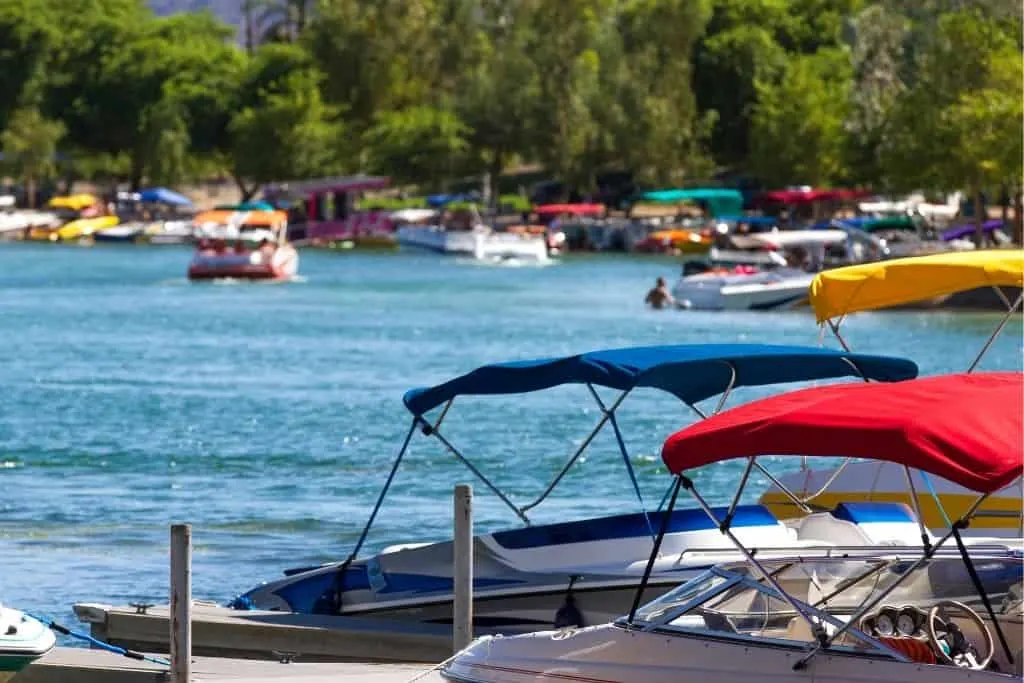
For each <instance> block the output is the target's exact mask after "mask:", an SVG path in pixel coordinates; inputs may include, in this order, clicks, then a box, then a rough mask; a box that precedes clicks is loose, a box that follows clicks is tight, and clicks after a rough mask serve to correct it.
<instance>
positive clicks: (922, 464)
mask: <svg viewBox="0 0 1024 683" xmlns="http://www.w3.org/2000/svg"><path fill="white" fill-rule="evenodd" d="M1022 377H1024V375H1022V374H1021V373H1014V372H988V373H976V374H972V375H967V374H957V375H942V376H939V377H925V378H922V379H912V380H908V381H906V382H896V383H885V384H881V383H872V384H865V383H856V384H838V385H832V386H825V387H815V388H811V389H803V390H800V391H794V392H790V393H787V394H781V395H779V396H773V397H771V398H766V399H762V400H760V401H753V402H751V403H747V404H744V405H741V406H739V407H737V408H733V409H732V410H727V411H725V412H723V413H719V414H718V415H715V416H713V417H710V418H708V419H707V420H704V421H702V422H698V423H696V424H694V425H691V426H689V427H687V428H686V429H683V430H682V431H679V432H676V433H675V434H673V435H672V436H670V437H669V438H668V440H667V441H666V442H665V445H664V446H663V447H662V451H661V457H662V459H663V460H664V461H665V464H666V465H667V466H668V469H669V470H670V471H671V472H673V473H679V472H682V471H684V470H689V469H692V468H695V467H701V466H703V465H709V464H711V463H713V462H719V461H721V460H730V459H732V458H745V457H750V456H759V455H801V456H803V455H806V456H820V457H853V458H868V459H871V460H886V461H889V462H894V463H897V464H899V465H906V466H908V467H911V468H913V469H917V470H922V471H924V472H928V473H930V474H934V475H937V476H940V477H943V478H945V479H948V480H950V481H952V482H954V483H956V484H960V485H961V486H964V487H966V488H968V489H971V490H973V491H977V492H979V493H992V492H994V491H998V490H999V489H1001V488H1003V487H1005V486H1007V485H1008V484H1010V483H1012V482H1013V481H1014V480H1015V479H1016V478H1017V477H1019V476H1021V471H1022V464H1021V463H1022V441H1024V417H1022V416H1024V398H1022V392H1024V382H1022Z"/></svg>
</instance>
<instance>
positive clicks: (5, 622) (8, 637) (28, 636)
mask: <svg viewBox="0 0 1024 683" xmlns="http://www.w3.org/2000/svg"><path fill="white" fill-rule="evenodd" d="M56 642H57V641H56V638H55V637H54V635H53V631H51V630H50V629H49V627H47V626H46V624H44V623H42V622H41V621H38V620H37V619H33V618H32V617H30V616H28V615H27V614H25V613H24V612H20V611H18V610H16V609H12V608H10V607H4V606H3V605H0V683H7V681H9V680H11V679H12V678H14V676H15V675H17V673H18V672H19V671H21V670H22V669H24V668H25V667H27V666H28V665H29V664H31V663H32V662H34V661H36V660H37V659H39V658H40V657H42V656H43V655H45V654H46V653H47V652H49V651H50V650H51V649H53V646H54V645H55V644H56Z"/></svg>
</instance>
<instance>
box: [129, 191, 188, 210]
mask: <svg viewBox="0 0 1024 683" xmlns="http://www.w3.org/2000/svg"><path fill="white" fill-rule="evenodd" d="M139 200H141V201H144V202H149V203H151V204H170V205H172V206H192V200H191V199H189V198H188V197H186V196H184V195H180V194H178V193H177V192H175V191H174V190H168V189H167V188H166V187H151V188H148V189H146V190H142V191H141V192H139Z"/></svg>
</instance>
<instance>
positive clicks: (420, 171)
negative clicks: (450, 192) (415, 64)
mask: <svg viewBox="0 0 1024 683" xmlns="http://www.w3.org/2000/svg"><path fill="white" fill-rule="evenodd" d="M468 132H469V129H468V128H466V125H465V124H463V123H462V121H460V120H459V118H458V116H456V115H455V113H454V112H452V111H449V110H446V109H435V108H433V107H426V106H419V107H410V108H409V109H404V110H402V111H393V112H381V114H379V115H378V116H377V117H376V118H375V123H374V125H373V127H371V128H370V129H369V130H368V131H366V133H364V134H363V138H364V144H365V146H366V148H367V150H368V154H369V158H370V169H371V171H372V172H374V173H382V174H389V175H391V176H393V178H394V179H395V180H396V181H398V182H404V183H417V182H424V181H425V182H427V183H428V184H430V185H431V186H436V185H437V184H438V181H439V180H441V179H442V178H445V177H451V176H452V172H451V171H452V168H453V167H455V166H456V165H457V157H458V156H459V155H461V154H463V153H464V152H465V151H466V147H467V144H466V135H467V134H468Z"/></svg>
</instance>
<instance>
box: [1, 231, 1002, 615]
mask: <svg viewBox="0 0 1024 683" xmlns="http://www.w3.org/2000/svg"><path fill="white" fill-rule="evenodd" d="M188 257H189V252H188V251H186V250H185V249H182V248H177V247H129V246H125V247H118V246H109V247H94V248H80V247H63V246H51V245H31V244H5V245H0V339H2V340H3V361H2V362H0V387H2V390H3V395H2V398H0V559H2V565H0V599H2V600H4V601H5V602H8V603H10V604H17V605H19V606H21V607H23V608H25V609H29V610H33V611H35V612H40V613H44V614H49V615H51V616H54V617H56V618H58V619H61V620H64V621H66V622H69V623H70V622H71V621H72V620H73V615H72V614H71V611H70V606H71V604H72V603H73V602H76V601H100V602H112V603H125V602H128V601H137V600H148V601H151V602H153V601H157V602H160V601H165V600H166V599H167V597H166V596H167V581H168V579H167V575H168V525H169V524H170V523H171V522H177V521H185V522H190V523H191V524H193V537H194V543H195V549H194V553H195V554H194V579H193V581H194V593H195V596H196V597H197V598H206V599H212V600H217V601H226V600H228V599H230V598H232V597H233V596H235V595H236V594H237V593H239V592H241V591H243V590H245V589H247V588H250V587H251V586H252V585H254V584H256V583H257V582H259V581H261V580H264V579H267V578H271V577H274V576H276V575H278V574H279V572H280V570H282V569H284V568H287V567H295V566H303V565H307V564H311V563H319V562H324V561H327V560H331V559H338V558H340V557H343V556H344V554H345V551H346V550H347V549H348V548H349V547H351V544H352V543H353V541H354V540H355V538H356V537H357V536H358V533H359V531H360V529H361V527H362V524H363V522H364V520H365V517H366V515H367V513H368V511H369V507H370V506H371V504H372V502H373V500H374V498H375V496H376V494H377V491H378V488H379V486H380V485H381V483H382V481H383V478H384V476H385V474H386V471H387V468H388V467H389V465H390V463H391V460H392V458H393V457H394V455H395V452H396V449H397V448H398V446H399V444H400V441H401V438H402V437H403V436H404V434H405V431H406V429H407V428H408V415H407V414H406V413H405V411H404V408H403V406H402V402H401V397H402V394H403V392H404V391H405V390H406V389H408V388H410V387H413V386H422V385H427V384H431V383H435V382H439V381H442V380H444V379H447V378H449V377H451V376H454V375H456V374H459V373H461V372H463V371H467V370H470V369H472V368H473V367H475V366H477V365H479V364H483V363H487V362H493V361H499V360H508V359H520V358H530V357H537V356H548V355H559V354H568V353H575V352H581V351H586V350H592V349H595V348H602V347H615V346H626V345H635V344H661V343H691V342H767V343H796V344H810V345H817V344H818V343H819V333H818V328H817V327H816V326H815V324H814V320H813V318H812V317H811V315H810V314H809V312H807V311H804V312H787V313H774V314H756V313H750V314H748V313H737V314H716V313H699V312H679V311H650V310H646V309H645V308H644V307H643V305H642V304H641V301H642V298H643V295H644V293H645V292H646V290H647V288H648V287H650V286H651V284H652V283H653V280H654V278H655V277H657V276H658V275H664V276H666V277H668V278H670V279H671V278H674V276H675V275H676V272H677V266H676V264H675V263H674V262H673V261H671V260H657V259H654V260H652V259H633V258H621V257H620V258H615V257H579V258H573V259H567V260H566V261H565V262H564V263H560V264H557V265H552V266H548V267H501V266H481V265H475V264H472V263H467V262H462V261H458V260H450V259H449V260H446V259H442V258H439V257H435V256H426V255H423V256H420V255H411V254H401V253H352V252H349V253H341V252H335V253H329V252H319V253H317V252H304V253H303V254H302V264H301V272H302V273H303V275H304V280H303V281H301V282H297V283H290V284H283V285H282V284H265V285H252V284H248V285H247V284H236V285H192V284H190V283H188V282H187V281H186V280H185V278H184V271H185V266H186V263H187V260H188ZM997 319H998V316H993V315H986V314H962V313H961V314H951V313H873V314H864V315H858V316H855V317H854V318H852V319H850V320H848V321H847V323H846V326H845V328H844V329H845V330H846V332H847V339H848V340H849V342H850V343H851V345H852V346H853V347H854V348H856V349H858V350H861V351H870V352H876V353H891V354H903V355H907V356H909V357H911V358H913V359H914V360H916V361H917V362H918V363H919V364H920V366H921V368H922V372H923V373H925V374H934V373H939V372H946V371H956V370H962V369H963V368H965V367H966V366H967V364H968V363H969V362H970V359H971V358H972V356H973V353H974V352H975V351H976V350H977V349H978V348H980V345H981V343H982V341H983V340H984V338H985V336H986V335H987V334H988V333H989V332H990V331H991V329H992V328H993V327H994V325H995V322H996V320H997ZM1020 328H1021V324H1020V318H1019V317H1018V318H1016V319H1015V320H1014V321H1013V322H1012V323H1011V326H1010V328H1009V329H1008V330H1007V332H1006V333H1005V334H1004V335H1003V336H1002V337H1001V339H1000V340H999V341H998V342H997V343H996V344H995V346H994V347H993V348H992V350H991V352H990V354H989V356H988V357H987V360H986V362H985V363H984V365H983V368H984V369H1020V367H1021V360H1022V349H1021V341H1020V340H1021V329H1020ZM825 343H826V344H827V345H829V346H833V345H834V342H832V341H831V340H830V339H826V340H825ZM767 391H769V390H762V391H752V390H747V391H738V392H737V393H736V395H735V397H734V398H733V399H732V400H731V401H732V402H733V403H735V402H739V401H743V400H749V399H750V398H752V397H755V396H758V395H764V394H765V393H767ZM606 395H607V394H606ZM964 409H965V410H969V409H970V407H969V406H965V407H964ZM598 417H599V414H598V411H597V409H596V407H595V405H594V403H593V401H592V399H591V398H590V396H589V394H588V393H587V392H586V390H585V388H582V387H572V388H563V389H559V390H554V391H550V392H546V393H542V394H535V395H526V396H512V397H486V398H479V399H471V398H466V399H459V400H457V401H456V402H455V405H454V407H453V409H452V411H451V413H450V414H449V416H448V418H447V419H446V422H445V428H446V429H447V433H448V435H449V436H450V437H451V438H452V440H453V442H454V443H455V444H456V445H457V446H458V447H459V448H461V449H462V450H463V452H465V453H467V454H469V455H471V456H472V457H473V458H474V459H475V460H476V462H477V463H478V464H479V465H480V467H481V468H482V469H483V470H484V471H485V472H486V473H487V474H488V475H490V476H492V477H493V478H494V479H495V480H496V481H497V482H498V483H499V484H500V485H501V486H503V487H504V488H506V489H507V490H508V491H510V492H511V495H512V496H513V497H514V498H515V499H516V500H517V501H520V502H521V501H524V500H528V499H530V498H531V497H532V496H533V495H536V494H537V493H538V492H539V491H540V490H541V489H542V487H543V486H544V484H545V483H546V482H547V481H548V480H549V479H550V478H551V477H552V476H553V475H554V473H555V472H557V471H558V469H559V467H560V466H561V464H562V463H563V461H564V459H565V458H566V457H567V456H568V455H569V454H570V453H571V452H572V451H573V449H574V448H575V447H576V446H577V445H578V444H579V443H580V442H581V440H582V439H583V438H584V437H585V436H586V434H587V433H588V431H589V429H590V427H591V426H592V425H593V424H594V423H595V422H596V421H597V419H598ZM691 419H692V415H690V414H688V413H687V410H686V409H685V408H684V406H682V405H680V404H679V403H678V402H677V401H676V400H675V399H673V398H671V397H670V396H668V395H666V394H661V393H658V392H656V391H654V390H646V391H638V392H636V393H635V394H633V395H631V396H630V397H629V399H627V400H626V401H625V403H623V406H622V409H621V411H620V421H621V426H622V428H623V432H624V436H625V439H626V442H627V444H628V446H629V448H630V451H631V453H632V459H633V463H634V465H635V466H636V468H637V470H638V473H639V478H640V484H641V488H642V491H643V493H644V496H645V497H646V498H647V499H648V500H651V499H653V500H657V499H658V497H659V496H660V495H661V493H662V492H663V491H664V489H665V487H666V486H667V485H668V478H667V475H666V473H665V471H664V469H663V468H662V467H661V463H660V460H659V459H658V457H657V454H658V452H659V449H660V445H661V442H662V441H663V440H664V438H665V437H666V436H668V435H669V434H670V433H672V432H673V431H675V430H676V429H678V428H680V427H682V426H683V425H685V424H686V423H688V422H689V421H690V420H691ZM736 478H737V472H736V468H735V467H732V466H729V465H723V466H719V467H717V468H709V469H708V470H706V471H705V472H703V473H702V474H701V476H700V483H701V485H702V486H703V487H705V489H706V490H707V491H709V492H710V493H711V497H712V498H713V499H715V500H723V498H724V496H725V495H726V494H727V492H728V491H729V490H730V486H731V485H734V484H735V480H736ZM457 481H470V476H469V474H468V472H467V471H466V470H465V469H463V468H462V467H461V466H460V465H459V464H458V463H457V462H455V461H454V460H453V459H452V458H451V456H449V455H446V453H445V452H444V451H443V450H442V449H440V448H439V447H438V446H437V445H436V444H435V443H434V442H433V441H431V440H428V439H426V438H425V437H422V436H418V437H417V438H415V439H414V441H413V448H412V451H411V454H410V456H409V458H408V459H407V461H406V463H405V465H404V466H403V469H402V470H401V471H400V472H399V475H398V478H397V480H396V485H395V488H394V490H393V495H392V496H391V497H390V499H389V501H388V503H387V504H386V505H385V508H384V510H383V512H382V515H381V517H380V518H379V521H378V523H377V526H376V528H375V531H374V532H373V533H372V534H371V536H370V541H369V544H368V548H369V549H372V548H375V547H380V546H382V545H385V544H388V543H391V542H395V541H400V540H426V539H431V538H439V537H443V536H445V535H447V534H448V533H449V529H450V524H451V511H450V508H451V502H450V494H451V486H452V484H454V483H455V482H457ZM762 483H763V482H762ZM476 491H477V501H476V510H475V514H476V521H477V524H478V527H479V528H497V527H499V526H502V525H509V524H513V523H514V522H515V519H514V517H513V516H512V515H511V514H510V513H509V512H508V511H507V510H506V509H505V508H503V507H501V505H500V504H499V503H497V502H495V499H494V498H493V497H490V496H487V495H486V494H485V492H484V491H483V488H482V487H481V486H479V485H477V486H476ZM755 493H756V491H755ZM636 509H637V502H636V499H635V497H634V496H633V495H632V493H631V487H630V484H629V481H628V479H627V477H626V476H625V469H624V466H623V463H622V461H621V458H620V456H619V455H618V451H617V448H616V446H615V441H614V438H613V437H612V435H611V432H608V433H607V434H604V433H602V435H601V436H599V437H598V439H597V440H596V441H595V442H594V444H593V445H592V448H591V450H590V451H588V455H587V456H586V457H585V459H583V460H581V464H580V466H579V468H578V469H575V470H573V471H572V472H571V473H570V474H569V475H568V476H567V477H566V479H565V480H564V482H563V484H562V487H561V488H560V489H558V490H557V491H556V494H555V497H553V498H552V499H551V500H550V501H549V502H547V503H545V504H544V505H542V506H540V507H539V508H538V509H537V510H536V518H537V519H542V520H553V519H565V518H579V517H584V516H587V515H592V514H607V513H608V512H610V511H634V510H636Z"/></svg>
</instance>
